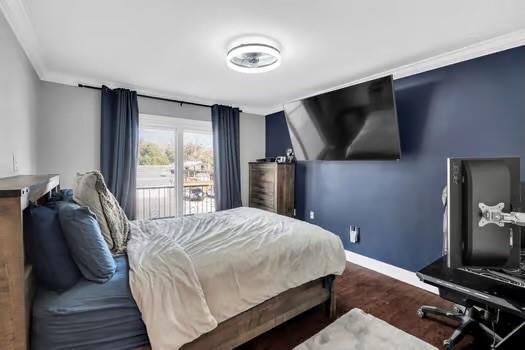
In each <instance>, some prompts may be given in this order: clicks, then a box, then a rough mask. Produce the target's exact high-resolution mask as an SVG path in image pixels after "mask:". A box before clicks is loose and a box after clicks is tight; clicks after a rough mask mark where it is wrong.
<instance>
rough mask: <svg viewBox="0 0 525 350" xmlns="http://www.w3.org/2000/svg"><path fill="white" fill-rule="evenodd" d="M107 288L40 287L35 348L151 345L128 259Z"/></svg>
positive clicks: (120, 260) (35, 314) (85, 283)
mask: <svg viewBox="0 0 525 350" xmlns="http://www.w3.org/2000/svg"><path fill="white" fill-rule="evenodd" d="M115 261H116V263H117V271H116V273H115V275H114V276H113V277H112V278H111V280H109V281H108V282H106V283H104V284H99V283H94V282H90V281H87V280H84V279H82V280H80V281H79V282H78V283H77V284H76V285H75V286H73V287H72V288H71V289H69V290H67V291H66V292H63V293H57V292H54V291H52V290H49V289H46V288H44V287H41V288H39V290H38V292H37V295H36V297H35V300H34V304H33V310H32V313H33V317H32V325H31V348H32V349H35V350H48V349H100V350H105V349H108V350H109V349H111V350H118V349H132V348H135V347H138V346H141V345H143V344H146V343H148V338H147V334H146V328H145V326H144V323H143V322H142V319H141V315H140V312H139V310H138V308H137V305H136V304H135V301H134V300H133V297H132V296H131V291H130V288H129V282H128V270H129V269H128V261H127V257H126V256H120V257H117V258H115Z"/></svg>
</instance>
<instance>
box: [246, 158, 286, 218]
mask: <svg viewBox="0 0 525 350" xmlns="http://www.w3.org/2000/svg"><path fill="white" fill-rule="evenodd" d="M249 166H250V183H249V189H250V193H249V206H250V207H253V208H259V209H263V210H268V211H271V212H273V213H276V214H281V215H286V216H290V217H293V216H294V183H295V180H294V178H295V165H294V164H287V163H255V162H251V163H250V164H249Z"/></svg>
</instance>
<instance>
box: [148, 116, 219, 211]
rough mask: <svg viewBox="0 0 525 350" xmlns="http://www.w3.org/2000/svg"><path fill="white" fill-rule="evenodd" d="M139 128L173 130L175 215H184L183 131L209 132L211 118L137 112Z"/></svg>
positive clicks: (210, 130)
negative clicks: (188, 117) (196, 118)
mask: <svg viewBox="0 0 525 350" xmlns="http://www.w3.org/2000/svg"><path fill="white" fill-rule="evenodd" d="M140 129H153V130H170V131H174V132H175V145H174V146H175V164H174V168H175V171H174V175H173V176H174V183H175V186H174V187H175V196H176V198H175V201H176V214H177V216H183V215H184V152H183V150H184V132H185V131H186V132H192V133H203V134H211V133H212V127H211V120H195V119H187V118H178V117H171V116H163V115H154V114H144V113H140V114H139V137H140Z"/></svg>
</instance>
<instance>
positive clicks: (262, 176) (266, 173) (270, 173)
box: [250, 167, 275, 183]
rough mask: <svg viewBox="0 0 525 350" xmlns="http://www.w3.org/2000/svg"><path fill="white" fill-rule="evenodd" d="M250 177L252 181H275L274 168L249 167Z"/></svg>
mask: <svg viewBox="0 0 525 350" xmlns="http://www.w3.org/2000/svg"><path fill="white" fill-rule="evenodd" d="M250 179H251V181H252V183H253V182H270V183H275V168H265V167H251V168H250Z"/></svg>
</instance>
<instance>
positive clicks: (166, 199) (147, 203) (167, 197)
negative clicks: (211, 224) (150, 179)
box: [137, 184, 215, 219]
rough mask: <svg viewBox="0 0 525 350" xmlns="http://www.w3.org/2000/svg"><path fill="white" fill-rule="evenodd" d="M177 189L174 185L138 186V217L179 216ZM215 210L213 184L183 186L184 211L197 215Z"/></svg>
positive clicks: (184, 212)
mask: <svg viewBox="0 0 525 350" xmlns="http://www.w3.org/2000/svg"><path fill="white" fill-rule="evenodd" d="M176 193H177V191H176V190H175V187H173V186H163V187H137V219H154V218H163V217H170V216H177V215H178V212H177V197H176V196H177V194H176ZM214 211H215V192H214V188H213V185H189V184H185V185H184V188H183V200H182V213H183V215H195V214H202V213H211V212H214Z"/></svg>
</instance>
